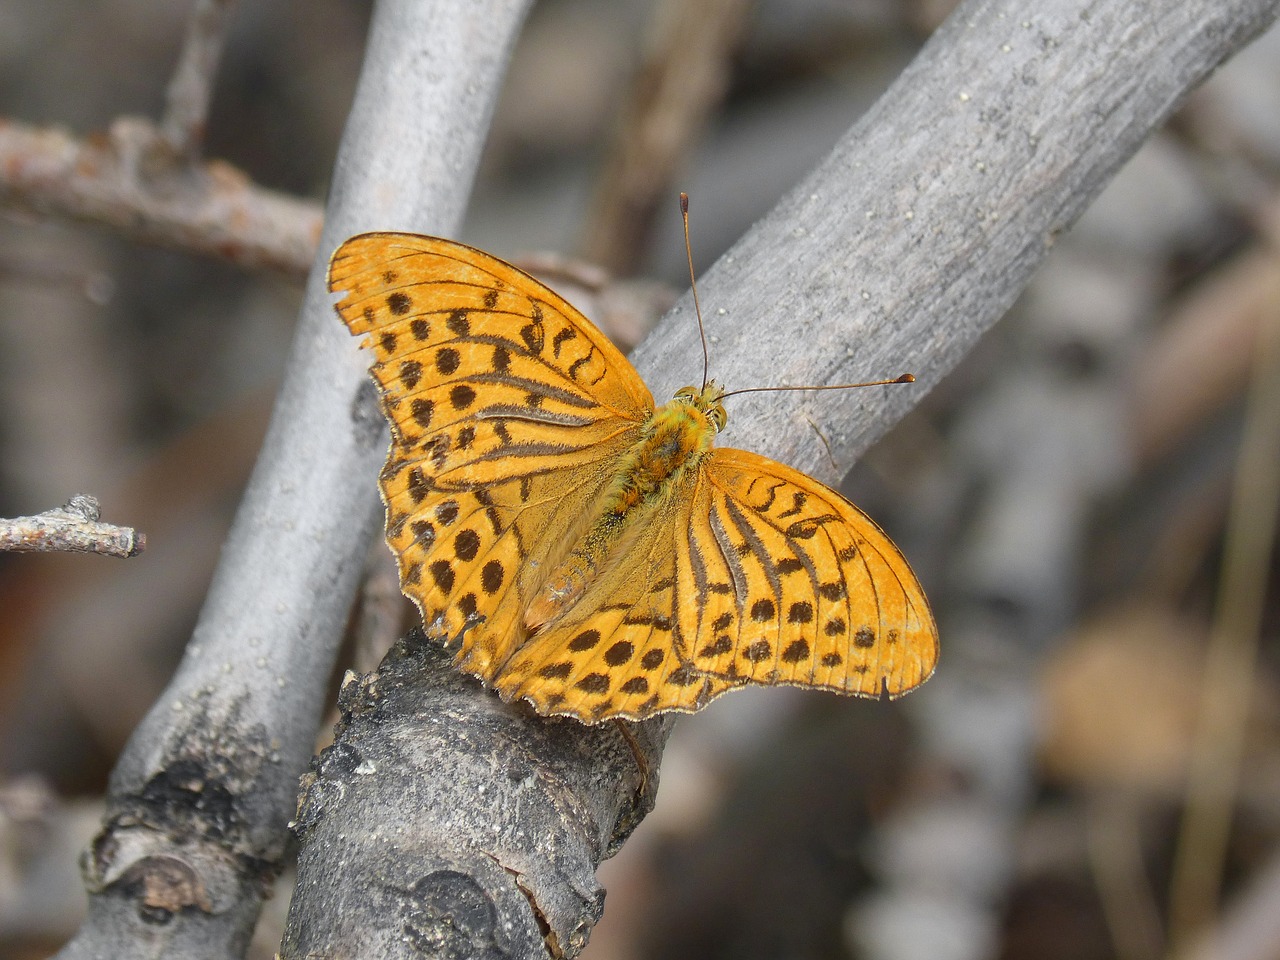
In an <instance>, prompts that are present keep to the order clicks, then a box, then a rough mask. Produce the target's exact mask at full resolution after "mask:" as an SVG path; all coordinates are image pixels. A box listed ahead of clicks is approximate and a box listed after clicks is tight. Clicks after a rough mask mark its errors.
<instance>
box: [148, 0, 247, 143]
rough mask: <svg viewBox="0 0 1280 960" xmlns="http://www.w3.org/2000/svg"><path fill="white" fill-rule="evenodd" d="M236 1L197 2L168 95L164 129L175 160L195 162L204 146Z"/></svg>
mask: <svg viewBox="0 0 1280 960" xmlns="http://www.w3.org/2000/svg"><path fill="white" fill-rule="evenodd" d="M234 7H235V0H196V5H195V7H194V9H192V11H191V19H190V20H188V21H187V35H186V37H185V39H184V40H183V43H182V53H181V54H179V56H178V65H177V67H176V68H175V69H174V71H173V79H172V80H171V81H170V82H169V89H168V91H167V92H166V94H165V110H164V117H163V118H162V119H161V121H160V130H161V132H162V133H163V135H164V139H165V140H166V141H167V142H168V144H169V146H170V147H171V148H172V149H173V153H174V156H175V157H182V158H184V159H186V160H187V161H189V162H193V161H194V160H195V159H196V158H197V157H198V156H199V155H200V148H201V146H202V144H203V143H204V130H205V121H206V120H207V119H208V116H209V101H210V99H212V97H213V79H214V76H215V75H216V74H217V72H218V61H219V60H220V59H221V58H222V48H223V45H224V43H225V42H226V39H227V26H228V24H229V23H230V22H231V11H232V9H233V8H234Z"/></svg>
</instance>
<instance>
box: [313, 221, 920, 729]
mask: <svg viewBox="0 0 1280 960" xmlns="http://www.w3.org/2000/svg"><path fill="white" fill-rule="evenodd" d="M329 288H330V290H332V291H334V292H335V293H337V292H345V295H344V296H343V297H342V299H341V300H339V302H338V303H337V304H336V307H337V310H338V313H339V315H340V316H341V317H342V319H343V321H344V322H345V323H346V324H347V326H348V328H349V329H350V330H351V332H352V333H354V334H357V335H361V336H364V338H365V339H364V344H365V346H367V347H369V348H370V349H371V350H372V352H373V354H374V363H373V365H372V367H371V368H370V373H371V374H372V376H373V378H374V381H375V382H376V383H377V385H378V388H379V393H380V396H381V400H382V406H383V411H384V412H385V414H386V416H387V419H388V421H389V423H390V426H391V448H390V450H389V452H388V454H387V462H386V465H385V466H384V467H383V470H382V474H381V477H380V486H381V489H382V497H383V501H384V502H385V504H386V508H387V524H386V527H387V542H388V544H389V545H390V546H391V549H392V551H393V553H394V554H395V555H396V558H397V560H398V563H399V568H400V582H401V588H402V589H403V591H404V593H405V595H406V596H408V597H409V598H410V599H412V600H413V601H414V603H415V604H417V606H418V608H419V609H420V611H421V612H422V617H423V623H424V625H425V626H426V628H427V630H428V631H429V632H430V633H432V634H434V635H436V636H439V637H442V638H444V639H445V640H446V641H447V642H450V643H454V644H456V653H455V661H456V663H457V664H458V666H459V667H460V668H461V669H463V670H466V671H468V672H470V673H473V674H475V675H476V676H478V677H480V678H481V679H483V680H484V681H485V683H486V684H488V685H489V686H490V687H492V688H493V689H495V690H496V691H497V692H498V693H499V694H500V695H501V696H502V697H503V698H504V699H507V700H513V699H517V698H523V699H525V700H527V701H529V702H530V703H531V704H532V705H533V706H534V708H535V709H536V710H538V711H539V712H540V713H543V714H548V715H550V714H560V715H566V716H571V717H575V718H577V719H579V720H582V721H584V722H587V723H594V722H599V721H601V720H605V719H610V718H624V719H631V720H640V719H644V718H646V717H649V716H653V715H654V714H656V713H660V712H663V711H670V710H676V711H685V712H691V711H694V710H698V709H700V708H701V707H703V706H705V705H706V704H707V703H708V702H710V701H711V700H712V699H714V698H715V697H717V696H719V695H720V694H722V693H724V692H725V691H727V690H732V689H735V688H738V687H741V686H743V685H744V684H748V683H756V684H765V685H773V684H792V685H796V686H806V687H815V688H818V689H824V690H832V691H835V692H838V693H848V694H856V695H859V696H869V697H877V696H881V695H884V694H887V695H888V696H890V697H893V696H898V695H900V694H902V693H905V692H907V691H909V690H911V689H913V688H915V687H916V686H918V685H919V684H921V683H923V682H924V681H925V680H926V679H928V677H929V676H930V674H931V673H932V672H933V668H934V665H935V663H936V662H937V656H938V642H937V632H936V629H935V627H934V624H933V618H932V616H931V615H930V613H929V607H928V603H927V601H926V600H925V598H924V594H923V592H922V591H921V589H920V585H919V583H918V582H917V580H916V578H915V575H914V574H913V573H912V572H911V568H910V567H909V566H908V564H907V562H906V560H905V559H904V558H903V557H902V555H901V554H900V553H899V551H898V550H897V548H896V547H895V546H894V545H893V543H892V541H890V540H889V538H888V537H887V536H885V534H884V533H883V532H882V531H881V530H880V529H879V528H878V527H877V526H876V525H875V523H874V522H872V521H871V520H870V519H869V518H868V517H866V516H865V515H864V514H863V513H861V512H860V511H859V510H858V509H857V508H856V507H855V506H853V504H851V503H849V502H848V501H847V500H845V499H844V498H843V497H841V496H840V495H839V494H838V493H836V492H835V491H833V490H830V489H828V488H827V487H825V486H823V485H822V484H821V483H818V482H817V481H816V480H813V479H811V478H809V477H806V476H805V475H804V474H802V473H799V472H798V471H796V470H793V469H791V468H790V467H787V466H784V465H783V464H780V463H776V462H774V461H772V460H768V459H766V458H764V457H761V456H759V455H758V454H754V453H750V452H747V451H744V450H731V449H725V448H718V447H713V446H712V441H713V439H714V437H715V434H716V433H717V432H718V431H719V430H721V429H722V428H723V427H724V425H725V420H726V416H725V410H724V407H723V405H722V403H721V399H722V397H723V390H722V389H721V388H720V387H719V386H718V385H717V384H715V383H714V382H712V383H710V384H708V385H707V386H705V387H703V388H700V389H699V388H692V387H689V388H686V389H684V390H681V391H680V392H679V393H678V394H677V395H676V398H675V399H673V400H672V401H671V402H669V403H667V404H665V405H663V406H662V407H660V408H656V409H655V405H654V402H653V396H652V394H651V393H650V392H649V389H648V388H647V387H646V386H645V384H644V382H643V381H642V380H641V379H640V377H639V375H638V374H637V373H636V371H635V370H634V368H632V366H631V364H629V363H628V362H627V360H626V358H625V357H623V356H622V354H621V353H620V352H619V351H618V350H617V348H616V347H614V346H613V344H612V343H610V342H609V340H608V339H607V338H606V337H605V336H604V335H603V334H601V333H600V331H599V330H597V329H596V328H595V327H594V326H593V325H592V324H591V323H590V322H589V321H588V320H587V319H586V318H585V317H584V316H583V315H582V314H581V313H579V312H578V311H577V310H575V309H574V308H573V307H572V306H570V305H569V304H568V303H567V302H565V301H564V300H563V299H562V298H560V297H559V296H558V295H557V294H555V293H554V292H553V291H551V290H549V289H548V288H546V287H545V286H543V285H542V284H541V283H539V282H538V281H537V280H535V279H533V278H532V277H530V276H528V275H527V274H525V273H523V272H521V271H520V270H518V269H516V268H515V267H513V266H511V265H510V264H508V263H505V262H503V261H501V260H499V259H497V258H496V257H493V256H490V255H489V254H487V253H484V252H483V251H480V250H476V249H474V248H472V247H468V246H465V245H463V244H459V243H455V242H453V241H450V240H444V239H439V238H435V237H423V236H417V235H413V234H400V233H372V234H364V235H361V236H357V237H353V238H351V239H350V240H348V241H346V242H345V243H344V244H342V246H341V247H339V248H338V250H337V251H336V252H335V253H334V255H333V258H332V260H331V262H330V266H329Z"/></svg>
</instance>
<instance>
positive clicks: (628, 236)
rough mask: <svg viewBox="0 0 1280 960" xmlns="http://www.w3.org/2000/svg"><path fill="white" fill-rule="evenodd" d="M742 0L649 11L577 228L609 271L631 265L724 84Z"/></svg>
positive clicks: (671, 3) (679, 3) (673, 2)
mask: <svg viewBox="0 0 1280 960" xmlns="http://www.w3.org/2000/svg"><path fill="white" fill-rule="evenodd" d="M748 6H749V4H748V0H711V2H704V3H686V2H685V0H665V2H664V3H662V4H660V5H659V6H658V9H657V15H656V16H657V19H656V29H655V33H656V34H657V36H656V38H655V41H654V43H653V44H652V45H651V47H652V49H651V50H650V51H649V53H648V55H647V56H646V58H645V62H644V63H643V64H642V65H641V67H640V70H639V71H638V72H637V74H636V76H635V79H634V80H633V82H632V85H631V91H630V94H629V97H628V102H627V103H626V105H625V106H624V107H623V110H622V116H621V119H620V121H619V124H618V129H617V133H616V135H615V136H614V138H613V142H612V144H611V145H610V147H609V156H608V159H607V160H606V162H605V166H604V170H603V171H602V172H601V175H600V182H599V185H598V186H597V189H596V199H597V202H596V205H595V209H594V211H593V216H592V219H591V221H590V222H589V223H588V224H587V226H586V228H585V230H584V231H583V238H584V239H583V249H584V251H585V252H586V254H587V256H589V257H590V258H591V259H592V260H594V261H595V262H596V263H599V264H602V265H603V266H605V267H607V268H608V269H609V270H612V271H614V272H615V273H620V274H626V273H631V272H633V271H634V270H635V267H636V259H637V255H638V252H639V250H640V249H641V247H642V246H643V245H644V242H645V240H646V238H647V237H648V235H649V231H650V229H651V228H652V226H653V221H654V216H655V214H656V212H657V209H658V204H660V203H662V202H664V201H666V200H669V199H670V197H671V195H672V193H673V192H674V191H673V190H672V180H673V179H674V178H675V176H676V174H677V173H678V172H679V168H680V165H681V163H682V162H683V160H684V158H685V156H686V155H687V154H688V152H689V150H690V148H691V147H692V145H693V144H694V142H695V141H696V140H697V134H698V130H699V129H700V128H701V127H702V125H703V123H704V122H705V120H706V118H707V115H708V114H710V112H711V111H712V109H714V107H715V106H716V104H718V103H719V102H720V98H721V97H722V96H723V95H724V90H725V87H726V86H727V85H728V73H729V67H728V60H729V56H730V54H731V52H732V51H733V49H734V47H735V46H736V45H737V42H738V37H739V36H740V35H741V33H742V30H743V28H744V24H745V20H746V15H747V10H748Z"/></svg>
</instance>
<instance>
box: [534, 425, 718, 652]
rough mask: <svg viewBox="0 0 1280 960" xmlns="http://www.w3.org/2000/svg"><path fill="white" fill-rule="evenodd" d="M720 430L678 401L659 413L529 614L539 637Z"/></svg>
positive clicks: (623, 461)
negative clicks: (541, 629)
mask: <svg viewBox="0 0 1280 960" xmlns="http://www.w3.org/2000/svg"><path fill="white" fill-rule="evenodd" d="M715 432H716V431H715V427H714V426H713V425H712V424H711V422H710V420H708V418H707V416H706V414H705V413H703V412H702V411H701V410H699V409H697V408H695V407H693V406H690V405H689V404H688V403H683V402H679V401H674V400H673V401H672V402H671V403H668V404H666V405H664V406H662V407H659V408H658V409H657V410H656V411H654V414H653V417H652V418H650V420H649V422H648V423H647V424H646V425H645V428H644V430H643V431H642V432H641V436H640V439H639V440H638V441H636V444H635V446H634V447H632V448H631V450H629V451H627V453H626V454H624V455H623V456H622V457H621V458H620V459H619V462H618V468H617V471H616V472H615V473H614V477H613V480H612V481H610V483H609V485H608V487H607V488H606V490H605V492H604V495H603V496H602V497H601V499H600V500H599V507H598V511H597V514H596V516H595V518H594V519H593V521H592V523H591V525H590V526H589V527H588V528H587V532H586V533H585V534H584V535H583V537H582V539H581V541H580V542H579V543H577V544H575V545H574V547H573V549H572V550H571V551H570V552H569V555H568V556H567V557H566V558H565V560H564V561H563V562H562V563H560V564H559V565H558V566H557V567H556V568H555V569H554V570H553V571H552V572H551V574H550V576H549V577H548V578H547V581H546V584H545V585H544V586H543V588H542V589H541V590H540V591H539V592H538V594H537V596H536V597H535V598H534V600H533V602H532V603H530V604H529V607H528V609H527V610H526V611H525V616H524V621H525V626H527V627H528V628H529V630H530V631H531V632H532V631H537V630H538V629H539V628H540V627H542V626H543V625H544V624H546V623H548V622H549V621H551V620H553V619H555V618H556V617H557V616H559V615H560V614H562V613H564V612H565V611H566V610H568V609H569V608H570V607H571V606H572V605H573V604H574V603H575V602H576V601H577V600H578V598H579V597H581V596H582V594H583V593H585V592H586V589H587V587H589V586H590V585H591V582H592V581H593V580H594V579H595V577H596V576H597V574H598V573H599V571H600V570H601V569H602V567H603V566H604V565H605V564H606V563H607V562H608V560H609V557H610V556H612V555H613V554H614V553H615V552H616V549H617V547H618V544H619V543H620V542H621V540H622V538H623V536H624V534H625V532H626V530H627V528H628V527H630V526H631V525H632V524H633V523H635V521H636V520H638V519H639V518H640V517H641V516H643V515H644V514H645V513H646V512H647V511H649V510H651V509H652V508H653V505H654V504H655V503H656V502H657V501H658V500H659V499H661V497H662V496H663V495H664V494H665V493H666V491H668V490H669V489H670V488H671V486H672V484H674V483H677V482H679V480H680V478H681V477H682V476H683V475H684V474H685V473H686V472H687V471H688V470H690V469H692V468H695V467H697V465H698V463H699V462H700V461H701V459H702V457H704V456H705V455H706V454H707V451H709V450H710V449H711V441H712V439H713V438H714V437H715Z"/></svg>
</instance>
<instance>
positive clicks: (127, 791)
mask: <svg viewBox="0 0 1280 960" xmlns="http://www.w3.org/2000/svg"><path fill="white" fill-rule="evenodd" d="M524 9H525V4H524V3H523V2H519V0H479V2H477V0H436V2H433V3H424V2H422V0H382V2H380V3H379V4H378V6H377V8H376V11H375V14H374V19H373V23H372V26H371V32H370V38H369V43H368V52H367V58H366V62H365V69H364V71H363V73H362V75H361V79H360V84H359V88H358V90H357V94H356V106H355V108H354V114H353V116H354V119H353V122H352V123H351V124H350V125H349V126H348V129H347V132H346V135H345V137H344V139H343V142H342V146H341V149H340V152H339V156H338V158H337V164H336V171H335V174H334V181H333V190H332V195H331V203H330V208H329V217H328V220H327V222H326V224H325V232H324V234H323V236H322V242H321V252H320V254H319V256H318V257H317V260H316V263H315V267H314V269H313V271H312V276H311V280H310V283H309V284H308V287H307V295H306V299H305V302H304V305H303V310H302V316H301V320H300V324H299V327H298V331H297V334H296V337H295V341H294V345H293V349H292V352H291V354H290V358H289V361H288V367H287V370H286V374H285V382H284V385H283V386H282V388H281V393H280V397H279V399H278V401H277V404H276V408H275V411H274V414H273V417H272V421H271V425H270V427H269V429H268V433H267V437H266V440H265V443H264V446H263V450H262V454H261V457H260V459H259V461H258V464H257V466H256V468H255V470H254V473H253V476H252V478H251V480H250V483H249V488H248V490H247V491H246V494H245V498H244V501H243V503H242V505H241V508H240V510H239V512H238V514H237V516H236V520H235V523H234V525H233V528H232V531H231V534H230V536H229V538H228V541H227V543H226V545H225V547H224V550H223V554H222V558H221V563H220V565H219V567H218V569H217V572H216V574H215V577H214V582H213V585H212V587H211V589H210V593H209V596H208V599H207V600H206V602H205V606H204V608H203V610H202V611H201V614H200V619H199V622H198V623H197V625H196V628H195V633H194V635H193V637H192V639H191V642H190V643H189V645H188V647H187V651H186V654H185V656H184V658H183V661H182V663H181V664H180V666H179V668H178V671H177V673H176V674H175V676H174V678H173V680H172V682H171V684H170V686H169V688H168V689H167V690H166V692H165V693H164V694H163V696H162V697H161V699H160V701H159V702H158V703H157V704H156V706H155V707H154V708H153V709H152V711H151V713H150V714H149V715H148V716H147V718H146V719H145V720H144V721H143V723H142V724H141V725H140V726H139V728H138V730H137V731H136V732H135V733H134V735H133V737H132V738H131V740H130V742H129V745H128V747H127V749H126V751H125V753H124V755H123V756H122V757H121V760H120V762H119V765H118V766H117V768H116V770H115V772H114V773H113V775H112V779H111V784H110V793H109V796H108V798H107V810H106V814H105V820H104V824H103V827H102V831H101V832H100V834H99V835H98V837H97V838H96V840H95V842H94V844H93V847H92V849H91V850H90V851H89V852H88V854H87V855H86V858H85V874H86V883H87V886H88V888H89V890H90V893H91V896H90V907H89V918H88V920H87V922H86V924H85V926H84V927H83V928H82V929H81V931H80V933H79V934H78V935H77V937H76V938H75V939H74V940H73V941H72V942H71V943H70V944H68V946H67V947H66V948H64V950H63V953H62V956H64V957H68V958H71V957H108V956H109V957H115V958H125V957H130V956H144V955H145V956H155V955H158V954H161V953H164V954H167V955H171V956H191V957H235V956H238V955H239V954H240V953H241V952H242V951H243V947H244V944H245V943H246V942H247V940H248V935H249V933H250V931H251V930H252V927H253V922H254V919H255V918H256V915H257V912H258V907H259V904H260V902H261V897H262V895H263V892H264V889H265V887H266V885H267V883H268V882H269V881H270V879H271V878H272V876H273V875H274V873H275V872H276V871H277V870H278V869H279V865H280V861H281V857H282V855H283V851H284V846H285V839H286V830H285V825H286V822H287V820H288V817H289V815H290V813H291V812H292V810H293V808H294V801H295V796H296V789H297V776H298V774H299V773H300V772H301V770H302V769H303V767H304V766H305V763H306V758H307V756H308V755H309V754H310V752H311V747H312V743H313V738H314V736H315V731H316V726H317V723H318V721H319V717H320V712H321V709H322V706H323V702H324V696H325V690H326V685H327V682H328V679H329V675H330V673H331V671H332V666H333V660H334V655H335V652H336V649H337V645H338V643H339V640H340V638H341V636H342V633H343V627H344V624H345V623H346V620H347V616H348V612H349V610H350V607H351V601H352V598H353V596H354V593H355V588H356V583H357V580H358V578H359V575H360V573H361V571H362V569H363V562H362V561H363V558H364V556H365V552H366V549H367V545H368V542H369V539H370V538H371V537H373V536H374V532H375V530H376V528H377V525H378V524H377V521H378V516H379V513H380V510H379V508H378V503H377V493H376V489H375V487H374V484H373V482H372V478H373V477H374V476H375V475H376V474H377V470H378V467H379V465H380V464H381V461H382V458H383V452H384V448H385V444H386V439H385V429H384V426H383V424H382V422H381V417H380V416H378V415H377V414H376V412H374V411H375V405H374V404H373V402H372V399H371V394H372V391H371V388H370V386H369V381H368V378H367V375H366V367H367V361H366V359H365V358H364V357H362V356H360V354H359V351H358V350H357V346H356V344H355V342H354V341H353V340H352V339H351V337H350V336H348V334H347V333H346V331H345V330H344V329H343V328H342V325H341V324H340V323H339V322H338V321H337V319H336V317H335V316H334V313H333V309H332V307H331V305H330V299H331V298H330V296H329V294H328V292H327V291H326V289H325V284H324V276H325V266H326V261H327V259H328V251H330V250H332V249H333V248H334V247H335V246H337V244H338V243H339V241H341V240H342V239H343V238H345V237H347V236H349V235H350V234H352V233H356V232H359V231H361V230H368V229H371V228H374V227H388V226H390V227H400V228H406V229H415V230H421V231H427V232H434V233H447V232H451V231H453V230H454V229H456V227H457V224H458V222H459V221H460V219H461V216H462V211H463V207H464V204H465V201H466V196H467V192H468V188H469V185H470V181H471V178H472V176H473V174H474V171H475V168H476V164H477V162H478V158H479V154H480V148H481V145H482V143H483V141H484V137H485V133H486V131H487V127H488V121H489V118H490V116H491V114H492V107H493V102H494V100H495V98H496V93H497V89H498V85H499V80H500V77H501V75H502V70H503V68H504V67H505V65H506V63H507V60H508V55H509V48H510V46H511V44H512V43H513V41H514V38H515V35H516V32H517V30H518V27H519V24H520V22H521V20H522V17H523V13H524Z"/></svg>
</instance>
